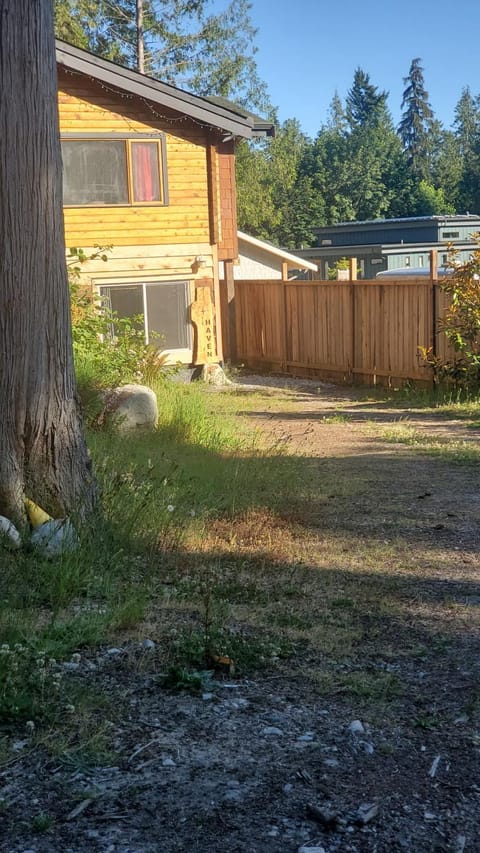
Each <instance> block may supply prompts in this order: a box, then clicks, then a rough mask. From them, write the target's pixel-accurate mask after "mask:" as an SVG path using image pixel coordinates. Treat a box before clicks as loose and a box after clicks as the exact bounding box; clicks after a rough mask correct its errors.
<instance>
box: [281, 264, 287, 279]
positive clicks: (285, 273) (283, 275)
mask: <svg viewBox="0 0 480 853" xmlns="http://www.w3.org/2000/svg"><path fill="white" fill-rule="evenodd" d="M282 280H283V281H288V262H287V261H282Z"/></svg>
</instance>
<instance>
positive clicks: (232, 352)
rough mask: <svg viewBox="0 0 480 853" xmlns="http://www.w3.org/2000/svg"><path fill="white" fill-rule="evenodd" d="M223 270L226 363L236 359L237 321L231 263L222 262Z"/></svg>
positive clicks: (223, 332) (223, 328)
mask: <svg viewBox="0 0 480 853" xmlns="http://www.w3.org/2000/svg"><path fill="white" fill-rule="evenodd" d="M223 268H224V271H225V272H224V275H225V278H224V280H223V281H222V282H220V287H221V291H222V293H221V305H222V310H221V316H222V335H223V355H224V358H225V359H226V360H227V361H231V362H235V361H236V359H237V320H236V316H235V279H234V277H233V261H224V262H223Z"/></svg>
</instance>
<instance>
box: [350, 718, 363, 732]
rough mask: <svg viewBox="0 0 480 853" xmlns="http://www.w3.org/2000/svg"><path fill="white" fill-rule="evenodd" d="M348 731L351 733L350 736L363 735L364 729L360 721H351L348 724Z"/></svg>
mask: <svg viewBox="0 0 480 853" xmlns="http://www.w3.org/2000/svg"><path fill="white" fill-rule="evenodd" d="M348 729H349V731H350V732H351V733H352V735H364V734H365V728H364V726H363V723H362V722H361V720H353V721H352V722H351V723H350V725H349V727H348Z"/></svg>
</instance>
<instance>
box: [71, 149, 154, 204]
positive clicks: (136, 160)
mask: <svg viewBox="0 0 480 853" xmlns="http://www.w3.org/2000/svg"><path fill="white" fill-rule="evenodd" d="M62 158H63V203H64V205H65V207H83V206H86V207H90V206H97V205H98V206H101V205H123V206H126V205H164V204H167V198H166V168H165V142H164V137H163V134H160V135H158V134H157V135H156V136H155V137H148V138H143V137H142V136H139V135H138V134H134V135H133V136H130V137H122V138H118V137H116V136H115V135H111V136H103V135H98V136H92V137H88V138H86V137H80V136H78V137H75V138H73V137H65V138H64V139H62Z"/></svg>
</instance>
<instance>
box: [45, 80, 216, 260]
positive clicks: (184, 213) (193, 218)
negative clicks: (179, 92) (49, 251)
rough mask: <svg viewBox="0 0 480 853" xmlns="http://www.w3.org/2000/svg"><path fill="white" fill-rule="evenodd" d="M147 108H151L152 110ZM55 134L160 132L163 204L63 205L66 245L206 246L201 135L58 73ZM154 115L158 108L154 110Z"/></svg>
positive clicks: (91, 84)
mask: <svg viewBox="0 0 480 853" xmlns="http://www.w3.org/2000/svg"><path fill="white" fill-rule="evenodd" d="M152 109H153V108H152ZM59 110H60V133H61V134H62V135H63V134H71V133H82V134H88V133H92V134H97V133H116V134H118V133H125V134H126V135H127V134H132V133H135V134H138V135H139V138H141V134H142V133H145V134H151V133H158V132H163V133H164V134H165V149H166V150H165V154H166V165H167V176H166V179H167V185H168V200H169V203H168V204H167V205H165V206H158V205H154V206H153V205H152V206H141V207H140V206H129V207H122V206H113V207H109V206H105V207H98V206H95V207H78V208H77V207H68V208H66V209H65V238H66V242H67V245H68V246H70V245H72V246H73V245H80V246H82V247H83V246H93V245H94V244H95V243H103V242H108V243H111V244H113V245H114V246H134V245H136V246H141V245H151V244H153V243H155V244H158V245H162V244H169V243H190V242H195V243H197V242H207V243H208V242H210V231H209V212H208V181H207V156H206V143H207V131H206V130H204V129H203V128H201V127H198V126H196V125H195V124H193V123H190V122H189V123H187V122H183V126H182V127H181V130H180V129H179V127H178V126H177V125H174V126H175V128H176V130H175V135H173V133H172V125H171V124H169V123H168V122H166V121H165V120H162V119H159V118H157V117H156V116H155V115H154V114H153V113H152V112H151V111H150V109H149V108H148V106H147V105H146V104H144V103H142V102H140V103H139V102H138V100H137V99H128V98H126V97H125V98H122V97H121V96H120V95H115V94H113V93H110V92H108V91H106V90H105V89H104V88H102V86H101V85H100V84H98V83H95V82H94V81H91V80H88V79H86V78H82V77H80V76H78V75H77V76H76V77H72V75H71V74H68V73H65V72H62V71H60V73H59ZM155 112H157V113H158V107H157V108H155Z"/></svg>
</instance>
